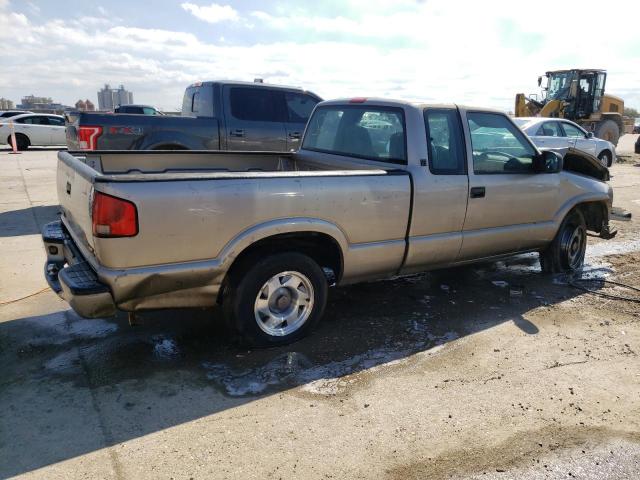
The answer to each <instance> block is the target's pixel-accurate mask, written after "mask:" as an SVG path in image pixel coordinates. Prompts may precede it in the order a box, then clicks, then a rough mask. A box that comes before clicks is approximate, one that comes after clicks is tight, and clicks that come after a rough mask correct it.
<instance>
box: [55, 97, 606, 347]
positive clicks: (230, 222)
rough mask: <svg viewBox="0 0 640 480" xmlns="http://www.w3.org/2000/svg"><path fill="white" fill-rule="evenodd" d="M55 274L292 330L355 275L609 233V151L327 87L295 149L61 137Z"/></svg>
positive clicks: (62, 288) (299, 331) (581, 250)
mask: <svg viewBox="0 0 640 480" xmlns="http://www.w3.org/2000/svg"><path fill="white" fill-rule="evenodd" d="M58 158H59V161H58V174H57V186H58V196H59V199H60V204H61V206H62V215H61V220H60V221H58V222H54V223H51V224H48V225H47V226H46V227H45V229H44V231H43V240H44V244H45V249H46V252H47V255H48V259H47V263H46V266H45V275H46V278H47V280H48V281H49V283H50V285H51V287H52V288H53V289H54V290H55V291H56V292H58V293H59V295H60V296H61V297H62V298H63V299H65V300H66V301H67V302H69V304H70V305H71V306H72V307H73V308H74V309H75V310H76V312H78V314H80V315H81V316H83V317H100V316H107V315H112V314H114V313H115V312H116V311H117V310H118V309H119V310H123V311H128V312H135V311H139V310H144V309H162V308H174V307H209V306H215V305H216V304H221V305H222V309H223V311H224V317H225V318H226V321H227V322H228V323H229V325H230V326H231V327H232V328H233V329H234V330H235V332H237V334H238V335H239V337H240V338H241V339H242V340H243V341H244V342H245V343H249V344H253V345H270V344H280V343H286V342H291V341H293V340H295V339H298V338H300V337H301V336H303V335H305V334H306V333H308V332H309V331H310V330H311V329H312V328H313V326H314V325H315V324H316V323H317V322H318V321H319V320H320V318H321V317H322V314H323V310H324V308H325V303H326V300H327V289H328V286H329V284H330V283H335V284H337V285H344V284H348V283H354V282H360V281H364V280H371V279H378V278H383V277H388V276H392V275H398V274H409V273H413V272H419V271H425V270H430V269H436V268H443V267H449V266H452V265H460V264H465V263H469V262H476V261H479V260H487V259H494V258H500V257H503V256H507V255H513V254H517V253H521V252H532V251H537V252H540V258H541V263H542V266H543V269H544V271H547V272H566V271H572V270H576V269H580V268H581V266H582V265H583V261H584V255H585V248H586V242H587V230H590V231H594V232H597V233H600V235H601V236H602V237H605V238H610V237H611V236H612V235H613V233H611V232H610V231H609V228H608V220H609V212H610V209H611V203H612V196H613V193H612V189H611V187H610V186H609V185H608V184H607V183H606V182H605V180H607V179H608V178H609V177H608V170H607V169H606V168H605V167H603V166H602V165H601V164H600V163H599V162H598V160H597V159H596V158H592V157H589V156H587V155H586V154H583V153H580V152H577V151H569V152H568V153H567V154H566V156H565V157H564V159H563V158H562V157H560V156H559V155H558V154H557V153H555V152H552V151H545V152H540V151H538V150H537V149H536V147H535V146H534V145H533V144H532V143H531V141H530V140H529V139H528V138H527V137H526V136H525V135H524V134H523V133H522V131H520V130H519V129H518V127H517V126H516V125H515V124H514V123H513V121H512V120H511V119H510V118H509V117H507V116H506V115H504V114H502V113H500V112H495V111H490V110H485V109H475V108H463V107H456V106H454V105H451V106H428V105H422V104H410V103H403V102H398V101H385V100H376V99H353V100H350V101H349V100H343V101H328V102H323V103H321V104H319V105H318V106H317V107H316V108H315V110H314V112H313V114H312V116H311V118H310V121H309V124H308V126H307V129H306V131H305V135H304V139H303V141H302V147H301V149H300V150H299V151H298V152H295V153H275V152H266V153H265V152H153V151H141V152H101V151H96V152H64V151H63V152H59V154H58Z"/></svg>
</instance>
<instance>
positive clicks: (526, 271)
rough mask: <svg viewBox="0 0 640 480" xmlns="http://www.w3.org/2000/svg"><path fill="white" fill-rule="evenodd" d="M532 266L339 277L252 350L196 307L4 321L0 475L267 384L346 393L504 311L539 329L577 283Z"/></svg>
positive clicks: (281, 390)
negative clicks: (309, 329) (306, 311)
mask: <svg viewBox="0 0 640 480" xmlns="http://www.w3.org/2000/svg"><path fill="white" fill-rule="evenodd" d="M538 270H539V268H538V264H537V258H536V257H535V256H523V257H519V259H516V260H513V261H512V262H511V263H498V264H492V265H489V266H486V265H485V266H480V267H474V268H465V269H455V270H449V271H443V272H435V273H429V274H420V275H415V276H411V277H405V278H396V279H391V280H386V281H379V282H373V283H366V284H360V285H355V286H350V287H344V288H340V289H333V290H332V291H331V295H330V301H329V305H328V308H327V312H326V315H325V318H324V320H323V322H322V323H321V325H320V326H319V328H318V329H317V330H316V332H314V333H313V334H312V335H311V336H310V337H308V338H305V339H303V340H302V341H300V342H297V343H295V344H293V345H289V346H287V347H278V348H271V349H265V350H256V351H251V350H246V349H242V348H239V347H236V346H233V344H232V343H231V342H230V338H229V336H228V335H226V334H221V329H220V327H219V319H218V318H217V313H216V312H211V311H204V310H202V311H196V312H194V311H170V312H162V313H148V314H144V315H142V317H141V319H142V322H143V324H142V325H140V326H136V327H133V328H132V327H130V326H129V325H128V323H127V319H126V317H124V316H120V317H118V318H116V319H114V320H84V319H81V318H79V317H77V316H76V315H75V314H74V313H73V312H71V311H69V310H66V311H60V312H55V313H52V314H48V315H39V316H31V317H26V318H21V319H16V320H9V321H6V322H4V323H0V362H1V363H0V364H2V365H3V375H2V383H0V398H1V402H0V405H1V406H0V425H2V427H1V428H0V432H1V433H0V435H1V437H0V458H3V461H2V462H0V477H3V478H4V477H9V476H13V475H19V474H21V473H26V472H30V471H33V470H35V469H38V468H42V467H45V466H47V465H51V464H53V463H57V462H60V461H64V460H68V459H71V458H74V457H77V456H80V455H84V454H87V453H91V452H95V451H98V450H100V449H102V448H104V447H106V446H111V445H114V444H118V443H121V442H126V441H131V440H134V439H137V438H140V437H143V436H145V435H148V434H152V433H154V432H160V431H162V430H164V429H167V428H171V427H174V426H178V425H182V424H184V423H186V422H190V421H192V420H197V419H200V418H203V417H207V416H210V415H214V414H216V413H219V412H224V411H226V410H228V409H232V408H234V407H238V406H241V405H245V404H248V403H250V402H254V401H259V400H260V399H261V398H264V397H266V396H269V395H274V394H280V395H282V394H286V395H294V396H297V397H299V398H300V402H301V403H300V405H301V408H302V406H303V405H304V406H305V407H307V406H308V404H309V402H310V401H311V403H313V402H314V401H315V402H321V401H323V399H326V398H328V397H336V396H344V397H345V398H347V397H348V396H349V395H350V394H351V393H352V392H353V391H355V390H356V389H359V388H366V383H367V380H366V377H367V374H370V373H371V372H375V369H377V368H390V369H392V368H396V367H394V365H395V364H396V363H398V362H400V363H401V362H403V361H405V360H406V361H410V358H411V357H412V356H414V355H415V354H424V355H427V358H426V360H425V361H431V360H430V358H432V357H429V355H432V354H433V355H436V356H437V355H446V354H447V346H448V345H449V344H450V343H452V342H454V343H457V342H461V341H463V338H464V337H465V336H467V335H471V334H474V333H476V332H479V331H483V330H486V329H491V328H494V327H496V326H497V325H500V324H503V323H505V322H513V323H514V324H515V326H516V327H518V328H519V329H520V330H522V332H524V333H525V334H527V335H536V334H537V333H538V332H539V330H538V329H539V327H538V326H536V325H534V324H533V323H532V322H530V321H529V320H527V319H525V318H524V316H525V315H526V313H527V312H530V311H531V310H532V309H535V308H538V307H540V306H541V305H550V304H554V303H556V302H559V301H564V300H566V299H569V298H571V297H573V296H575V295H577V294H579V292H578V291H576V290H574V289H571V288H570V287H568V286H567V285H564V284H562V283H561V282H558V281H557V279H556V280H554V279H553V278H551V277H549V276H545V275H542V274H540V273H539V271H538ZM597 273H598V272H596V274H597ZM502 282H506V285H505V283H502ZM53 298H54V296H53V295H52V294H49V293H47V294H44V295H43V298H41V299H40V300H38V301H41V302H44V303H46V304H48V305H50V304H51V302H52V301H54V300H53ZM423 358H425V357H423ZM433 359H435V356H434V357H433ZM391 362H393V363H391ZM309 397H311V399H309ZM311 414H312V413H310V415H311ZM267 423H268V422H267Z"/></svg>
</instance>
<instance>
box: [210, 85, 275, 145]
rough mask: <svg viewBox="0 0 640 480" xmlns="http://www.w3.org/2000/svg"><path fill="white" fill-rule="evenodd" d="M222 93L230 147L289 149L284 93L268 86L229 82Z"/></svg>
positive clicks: (227, 138)
mask: <svg viewBox="0 0 640 480" xmlns="http://www.w3.org/2000/svg"><path fill="white" fill-rule="evenodd" d="M223 95H224V109H225V112H224V113H225V115H224V119H225V126H226V140H227V149H228V150H263V151H281V152H282V151H285V150H286V149H287V140H286V128H285V122H284V105H283V103H284V100H283V99H282V95H281V94H278V95H276V93H275V92H274V89H271V88H267V87H259V86H255V87H254V86H243V85H226V86H225V87H224V89H223Z"/></svg>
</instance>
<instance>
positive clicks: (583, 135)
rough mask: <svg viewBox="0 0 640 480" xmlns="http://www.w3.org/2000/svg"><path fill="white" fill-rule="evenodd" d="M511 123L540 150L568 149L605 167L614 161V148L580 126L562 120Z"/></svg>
mask: <svg viewBox="0 0 640 480" xmlns="http://www.w3.org/2000/svg"><path fill="white" fill-rule="evenodd" d="M513 121H514V122H515V123H516V124H517V125H518V126H519V127H520V128H521V129H522V131H523V132H524V133H526V134H527V135H529V137H530V138H531V140H533V143H535V144H536V146H537V147H541V148H553V149H566V148H569V147H573V148H576V149H578V150H582V151H583V152H586V153H589V154H591V155H593V156H594V157H597V158H598V160H600V162H601V163H602V164H603V165H604V166H605V167H610V166H611V165H613V163H614V162H615V160H616V149H615V146H614V145H613V144H612V143H611V142H608V141H607V140H602V139H601V138H596V137H594V136H593V133H592V132H587V131H586V130H585V129H584V128H582V127H581V126H580V125H577V124H575V123H573V122H571V121H569V120H564V119H562V118H541V117H521V118H514V119H513Z"/></svg>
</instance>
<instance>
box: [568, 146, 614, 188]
mask: <svg viewBox="0 0 640 480" xmlns="http://www.w3.org/2000/svg"><path fill="white" fill-rule="evenodd" d="M559 153H562V152H559ZM562 169H563V170H566V171H568V172H573V173H579V174H581V175H586V176H587V177H592V178H595V179H596V180H600V181H603V182H606V181H608V180H610V179H611V176H610V175H609V169H608V168H607V167H605V166H604V165H602V163H600V160H598V159H597V158H596V157H594V156H593V155H590V154H588V153H586V152H583V151H582V150H577V149H575V148H568V149H567V150H566V151H565V152H564V154H563V158H562Z"/></svg>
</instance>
